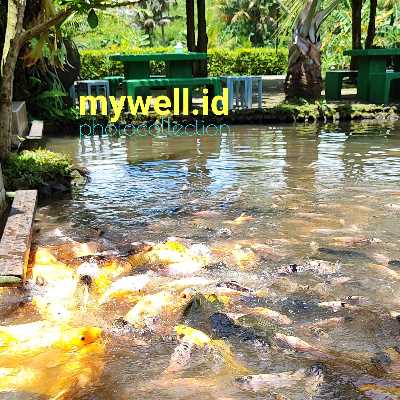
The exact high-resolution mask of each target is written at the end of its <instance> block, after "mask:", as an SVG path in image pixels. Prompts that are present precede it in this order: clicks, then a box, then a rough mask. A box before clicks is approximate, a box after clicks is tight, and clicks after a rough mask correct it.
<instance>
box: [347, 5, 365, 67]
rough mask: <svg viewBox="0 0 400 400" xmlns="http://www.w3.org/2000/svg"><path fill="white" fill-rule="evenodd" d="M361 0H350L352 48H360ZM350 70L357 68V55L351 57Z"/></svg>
mask: <svg viewBox="0 0 400 400" xmlns="http://www.w3.org/2000/svg"><path fill="white" fill-rule="evenodd" d="M362 3H363V0H352V1H351V13H352V14H351V20H352V48H353V50H356V49H361V11H362ZM350 68H351V69H352V70H356V69H358V62H357V57H354V56H353V57H351V67H350Z"/></svg>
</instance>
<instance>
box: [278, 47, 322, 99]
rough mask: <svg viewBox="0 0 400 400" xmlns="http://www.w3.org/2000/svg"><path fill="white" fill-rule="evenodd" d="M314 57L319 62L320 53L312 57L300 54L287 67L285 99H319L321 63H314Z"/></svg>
mask: <svg viewBox="0 0 400 400" xmlns="http://www.w3.org/2000/svg"><path fill="white" fill-rule="evenodd" d="M293 46H295V45H293ZM316 57H317V58H318V59H319V60H320V57H321V56H320V53H318V54H313V56H312V57H310V55H304V54H302V53H300V55H299V57H298V58H297V59H296V61H295V62H293V63H292V64H290V65H289V66H288V72H287V75H286V79H285V94H286V99H288V100H289V99H298V98H303V99H306V100H316V99H319V98H320V97H321V91H322V76H321V63H320V62H319V63H316V62H315V58H316Z"/></svg>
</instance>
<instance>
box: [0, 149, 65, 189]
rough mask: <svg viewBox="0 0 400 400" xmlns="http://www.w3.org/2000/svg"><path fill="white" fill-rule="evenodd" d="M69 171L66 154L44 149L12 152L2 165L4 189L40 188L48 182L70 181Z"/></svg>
mask: <svg viewBox="0 0 400 400" xmlns="http://www.w3.org/2000/svg"><path fill="white" fill-rule="evenodd" d="M71 172H72V166H71V163H70V161H69V160H68V158H67V157H66V156H64V155H62V154H59V153H53V152H52V151H49V150H44V149H38V150H24V151H23V152H21V153H12V154H11V155H10V156H9V157H8V159H7V160H6V161H5V163H4V167H3V176H4V183H5V187H6V190H19V189H40V188H41V187H42V186H43V185H47V184H49V183H53V182H60V181H62V182H65V181H70V179H71Z"/></svg>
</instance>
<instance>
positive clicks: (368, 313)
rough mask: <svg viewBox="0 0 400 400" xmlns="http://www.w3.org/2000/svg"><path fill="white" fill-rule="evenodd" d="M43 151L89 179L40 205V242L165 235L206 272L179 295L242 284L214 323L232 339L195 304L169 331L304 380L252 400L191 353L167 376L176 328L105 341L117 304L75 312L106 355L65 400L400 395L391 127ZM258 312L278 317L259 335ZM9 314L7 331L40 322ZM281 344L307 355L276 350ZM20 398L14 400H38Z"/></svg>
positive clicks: (97, 143)
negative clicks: (198, 259) (216, 342)
mask: <svg viewBox="0 0 400 400" xmlns="http://www.w3.org/2000/svg"><path fill="white" fill-rule="evenodd" d="M47 146H48V148H49V149H51V150H55V151H61V152H66V153H68V154H70V156H71V157H72V159H73V161H74V163H75V164H77V165H79V166H82V167H86V168H87V169H88V171H89V173H90V181H89V182H88V183H87V184H86V185H85V186H83V187H78V188H76V189H75V190H74V193H73V196H72V198H70V199H63V200H58V201H55V202H53V203H51V204H50V205H44V206H41V207H39V210H38V214H37V224H36V227H37V232H36V235H35V238H34V242H35V245H37V246H42V247H43V246H49V245H60V244H63V243H64V244H65V243H67V247H68V243H75V242H72V240H74V241H79V242H89V241H91V242H96V243H97V245H98V247H99V248H101V251H103V250H110V249H111V250H113V251H116V252H118V251H121V252H124V251H126V249H129V248H130V247H132V243H135V242H157V243H158V242H164V241H166V240H167V239H168V238H170V239H169V241H170V242H172V243H183V244H184V245H185V246H186V247H187V248H191V249H197V251H199V249H200V252H203V253H207V254H208V257H209V262H208V263H207V265H206V266H205V267H204V268H201V269H199V270H196V271H194V272H192V273H189V274H186V275H189V277H190V279H192V278H193V277H196V278H198V280H197V281H194V280H193V282H197V283H194V284H190V283H188V284H187V285H184V284H182V289H184V288H185V287H194V288H195V289H196V290H197V291H198V292H206V291H208V293H210V292H211V291H213V290H217V289H216V288H219V289H221V288H223V287H227V286H229V287H231V288H232V287H233V286H234V285H235V284H238V285H240V287H239V288H237V291H236V292H235V293H236V297H235V299H234V301H230V302H229V304H228V306H227V307H226V309H225V310H222V312H225V313H226V314H227V315H228V316H229V318H232V320H230V321H236V322H235V325H234V328H232V330H233V331H234V332H233V333H232V334H229V335H224V334H221V332H220V329H222V328H221V326H220V325H221V324H218V323H217V325H216V326H214V325H212V322H210V318H209V317H210V312H209V313H208V314H207V310H203V309H202V308H201V307H199V309H198V310H197V309H196V307H194V309H193V307H192V309H191V310H190V312H186V313H185V314H184V315H181V317H180V319H179V321H174V322H175V323H178V322H180V323H186V324H187V325H190V326H192V327H194V328H196V329H201V330H202V331H204V332H206V333H207V334H209V335H210V336H211V337H212V338H213V339H218V338H221V337H222V338H223V339H224V340H225V343H226V344H229V345H230V348H231V351H232V353H233V355H234V357H235V358H236V359H237V361H238V363H240V364H241V365H243V366H245V367H246V368H247V372H246V374H267V373H268V374H275V373H279V372H286V371H291V372H294V371H299V370H300V372H299V373H298V374H297V375H296V374H294V375H290V376H289V378H287V380H288V381H289V383H287V382H286V384H281V385H279V384H278V383H276V382H278V379H277V377H274V378H273V381H274V382H275V383H274V384H270V385H269V390H264V391H262V394H260V393H257V392H256V391H254V390H247V389H248V388H247V389H246V387H244V386H245V385H243V384H242V385H240V384H238V383H237V382H236V381H235V380H234V378H233V377H234V376H237V375H240V374H239V373H238V372H237V371H236V372H235V371H234V372H232V370H229V368H227V367H226V365H224V366H221V365H220V364H221V363H220V362H219V361H218V360H216V359H215V357H210V354H209V353H210V351H209V349H208V353H207V354H206V355H204V354H202V352H201V351H199V350H198V349H197V353H201V354H200V355H199V354H196V355H193V354H192V356H191V360H190V362H188V366H186V367H185V368H183V369H182V370H181V371H177V372H174V373H172V374H171V373H169V374H168V373H166V372H165V370H166V368H167V367H168V365H169V363H170V359H171V355H172V354H173V353H174V349H175V348H176V346H177V339H176V338H174V337H173V335H172V333H171V332H173V331H172V330H171V331H168V330H166V331H165V332H168V333H166V334H164V333H163V334H159V333H155V332H151V333H149V332H144V333H143V334H139V333H138V332H133V333H132V332H131V331H130V330H128V331H127V330H126V329H125V328H124V329H122V328H121V331H118V330H117V331H116V330H115V329H116V328H115V323H114V322H115V320H117V319H118V318H119V317H123V316H124V315H125V314H126V313H127V311H128V310H129V309H130V308H131V307H132V304H131V303H129V302H118V301H116V302H112V303H110V304H107V305H106V306H104V307H103V306H99V305H97V306H93V307H92V308H90V305H89V306H88V307H89V308H87V309H86V310H87V312H86V313H82V310H80V314H79V320H80V321H81V322H82V323H83V324H85V325H94V326H100V327H101V328H102V329H103V330H104V332H105V338H104V342H105V350H104V354H103V355H102V364H101V365H102V367H101V368H100V367H99V376H98V377H97V379H93V382H91V381H89V382H87V384H85V385H82V386H84V388H82V389H79V388H78V386H79V385H77V388H76V391H74V393H73V397H72V398H74V399H79V400H84V399H85V400H86V399H87V400H89V399H98V400H109V399H117V400H119V399H134V398H140V399H158V400H164V399H187V398H189V397H192V396H197V397H198V398H199V399H205V400H206V399H220V400H228V399H253V398H254V399H257V398H260V399H261V398H263V399H267V398H271V399H307V398H315V399H364V398H373V399H392V398H393V399H395V398H399V397H398V396H400V395H399V393H400V354H399V356H398V357H397V354H398V351H396V346H398V345H399V344H400V343H399V333H400V322H399V320H398V319H397V315H400V262H399V261H398V260H400V224H399V216H400V124H399V123H396V122H392V123H387V124H361V123H360V124H353V125H346V126H343V125H340V126H339V125H325V126H322V127H318V126H313V125H312V126H303V125H300V126H279V127H263V126H234V127H232V128H231V132H230V133H229V134H222V135H221V136H204V137H159V138H151V137H138V138H130V139H126V138H113V139H112V138H101V137H98V136H97V137H93V138H85V139H84V140H80V139H79V138H73V137H56V138H50V139H49V141H48V144H47ZM171 238H172V239H171ZM193 245H194V246H193ZM200 245H201V246H200ZM71 246H73V245H72V244H71ZM190 246H191V247H190ZM196 246H197V247H196ZM203 253H202V254H203ZM66 263H68V262H66ZM139 272H140V273H146V274H148V276H150V277H151V279H154V282H156V284H155V286H154V287H153V288H152V289H151V290H150V293H156V292H157V291H158V290H161V289H162V290H164V288H165V287H172V286H173V285H174V284H175V282H176V281H177V280H178V279H181V278H182V276H181V274H180V273H178V274H175V273H173V272H172V273H171V272H165V271H164V270H163V271H159V270H157V269H156V268H152V272H151V273H149V272H148V270H147V269H140V270H133V271H131V272H130V274H135V273H139ZM200 278H201V279H200ZM171 282H173V283H172V284H171ZM188 282H189V281H188ZM199 282H202V283H199ZM204 282H206V284H204V285H203V283H204ZM168 284H170V286H168ZM171 285H172V286H171ZM244 288H246V290H245V289H244ZM233 292H234V291H232V293H233ZM223 293H224V295H225V296H228V297H229V296H230V295H232V293H231V292H229V290H227V292H226V293H225V292H223ZM13 296H14V294H13V295H12V296H11V298H12V297H13ZM89 304H90V300H89ZM24 307H25V306H24ZM256 307H264V308H268V309H270V310H274V311H276V312H279V313H280V314H279V315H278V314H277V315H278V316H277V315H274V316H273V317H272V320H274V321H272V322H271V318H267V319H268V321H269V323H267V322H266V320H265V319H263V318H258V317H257V318H253V319H252V318H247V319H246V317H243V315H250V314H251V313H252V311H254V310H256V309H257V308H256ZM7 310H8V308H7ZM27 310H30V309H29V308H28V309H27ZM213 311H215V310H213ZM7 312H8V313H5V311H3V312H2V315H3V318H4V321H5V324H13V323H16V322H18V323H21V322H30V321H33V320H37V319H40V316H38V315H36V316H35V315H32V314H31V313H28V311H23V312H21V311H15V310H14V309H13V310H12V311H7ZM253 316H254V315H253ZM270 316H271V315H270ZM284 316H286V318H285V317H284ZM321 321H322V322H321ZM163 322H165V324H166V325H168V321H163ZM171 323H172V322H171ZM212 328H214V330H213V329H212ZM244 329H248V331H246V332H247V333H246V335H247V336H249V337H247V336H246V340H244V336H243V332H244ZM279 334H283V335H285V336H284V337H285V338H287V337H288V336H295V337H297V338H301V339H302V340H304V341H306V342H307V343H309V344H310V345H311V346H312V347H313V349H315V348H316V349H318V350H309V351H306V350H304V351H300V350H299V348H294V347H296V346H294V347H293V345H291V344H287V343H286V344H285V345H282V343H280V344H279V343H278V344H277V342H279V340H278V336H277V335H279ZM226 336H229V337H226ZM260 337H268V339H269V341H270V343H269V345H266V344H265V343H263V340H260V339H259V338H260ZM285 340H286V339H283V341H285ZM281 341H282V340H281ZM209 347H212V346H211V345H210V346H209ZM397 349H398V348H397ZM182 357H184V356H182ZM396 357H397V358H396ZM192 358H193V359H192ZM371 360H372V361H371ZM317 362H322V363H323V364H324V365H325V367H326V370H325V372H324V374H323V379H322V378H321V379H320V378H318V379H319V380H318V379H317V378H315V376H314V375H313V374H312V373H305V374H304V373H303V375H304V376H301V378H298V376H300V375H301V373H302V372H301V371H303V370H302V369H306V370H307V369H308V368H310V367H311V366H312V365H315V363H317ZM43 368H45V367H43ZM48 368H51V367H48ZM79 368H80V367H79ZM79 368H78V367H77V370H79ZM96 368H97V367H96ZM45 370H46V368H45ZM100 371H101V372H100ZM0 372H1V371H0ZM299 374H300V375H299ZM45 376H46V375H45ZM264 379H267V378H266V377H264ZM316 380H318V385H315V387H314V386H313V383H315V381H316ZM368 385H370V386H368ZM0 386H1V385H0ZM317 386H318V387H317ZM22 392H24V394H22ZM31 392H35V390H34V388H33V389H31V390H27V389H24V390H21V391H20V392H18V393H19V394H18V393H15V396H16V397H15V398H16V399H17V398H21V399H22V398H34V397H29V393H31ZM26 393H28V397H26V396H27V395H26ZM8 395H10V394H8ZM18 396H20V397H18ZM23 396H25V397H23ZM0 398H2V397H0ZM5 398H6V397H5ZM7 398H10V397H7ZM12 398H14V397H12ZM61 398H63V397H61Z"/></svg>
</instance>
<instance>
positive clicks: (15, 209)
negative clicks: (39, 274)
mask: <svg viewBox="0 0 400 400" xmlns="http://www.w3.org/2000/svg"><path fill="white" fill-rule="evenodd" d="M36 201H37V191H36V190H18V191H17V192H16V193H15V197H14V201H13V203H12V206H11V210H10V213H9V216H8V219H7V222H6V226H5V228H4V232H3V236H2V238H1V241H0V284H1V285H5V284H18V283H21V282H22V281H23V280H24V279H25V276H26V269H27V265H28V258H29V251H30V247H31V238H32V225H33V219H34V216H35V211H36Z"/></svg>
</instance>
